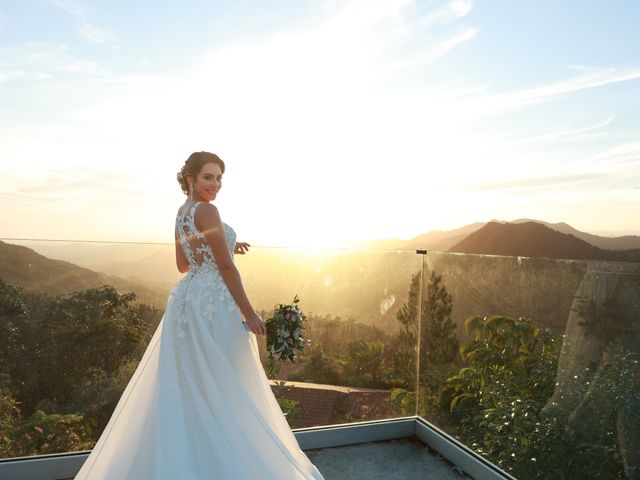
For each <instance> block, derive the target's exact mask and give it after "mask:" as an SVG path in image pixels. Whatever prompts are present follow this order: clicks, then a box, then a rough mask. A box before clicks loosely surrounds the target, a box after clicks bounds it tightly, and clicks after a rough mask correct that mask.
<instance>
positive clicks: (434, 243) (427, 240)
mask: <svg viewBox="0 0 640 480" xmlns="http://www.w3.org/2000/svg"><path fill="white" fill-rule="evenodd" d="M484 225H486V222H476V223H472V224H469V225H465V226H464V227H460V228H456V229H454V230H432V231H430V232H427V233H422V234H420V235H418V236H416V237H413V238H412V239H410V240H402V239H400V238H390V239H386V240H369V241H365V242H360V243H357V244H355V245H353V247H354V248H365V249H373V250H419V249H420V250H433V251H436V252H446V251H447V250H448V249H449V248H450V247H451V246H453V245H455V244H456V243H457V242H459V241H460V240H462V239H463V238H464V237H466V236H467V235H469V234H470V233H473V232H475V231H476V230H478V229H479V228H481V227H482V226H484Z"/></svg>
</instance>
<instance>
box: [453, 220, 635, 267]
mask: <svg viewBox="0 0 640 480" xmlns="http://www.w3.org/2000/svg"><path fill="white" fill-rule="evenodd" d="M449 251H451V252H457V253H475V254H484V255H508V256H523V257H546V258H562V259H570V260H612V261H626V262H639V261H640V249H629V250H605V249H602V248H599V247H596V246H594V245H591V244H590V243H588V242H586V241H585V240H582V239H580V238H578V237H576V236H574V235H573V234H570V233H561V232H559V231H558V230H555V229H552V228H550V227H548V226H546V225H543V224H542V223H538V222H534V221H531V222H522V223H498V222H489V223H487V224H486V225H485V226H484V227H482V228H480V229H479V230H477V231H475V232H473V233H471V234H470V235H468V236H467V237H466V238H464V239H463V240H462V241H460V242H458V243H457V244H455V245H454V246H452V247H451V248H450V249H449Z"/></svg>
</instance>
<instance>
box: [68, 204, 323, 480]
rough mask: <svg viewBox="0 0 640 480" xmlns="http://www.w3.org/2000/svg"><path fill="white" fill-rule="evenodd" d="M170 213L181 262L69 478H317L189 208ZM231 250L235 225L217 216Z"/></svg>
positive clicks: (252, 338) (161, 479)
mask: <svg viewBox="0 0 640 480" xmlns="http://www.w3.org/2000/svg"><path fill="white" fill-rule="evenodd" d="M198 204H199V202H192V201H188V202H187V203H186V204H185V205H184V206H183V207H182V208H181V209H180V211H179V212H178V216H177V218H176V233H177V235H178V236H179V238H180V239H181V241H182V248H183V251H184V253H185V256H186V257H187V259H188V260H189V265H190V267H189V272H188V273H187V274H186V275H185V276H184V277H183V278H182V279H181V280H180V281H178V282H177V283H176V284H175V286H174V287H173V289H172V290H171V293H170V295H169V299H168V302H167V307H166V310H165V314H164V316H163V318H162V320H161V321H160V324H159V325H158V328H157V330H156V331H155V333H154V335H153V338H152V339H151V342H150V343H149V345H148V347H147V349H146V351H145V353H144V355H143V357H142V360H141V361H140V364H139V365H138V367H137V369H136V371H135V372H134V374H133V376H132V377H131V380H130V381H129V383H128V385H127V387H126V388H125V390H124V392H123V394H122V397H121V398H120V400H119V402H118V404H117V406H116V408H115V410H114V412H113V415H112V416H111V419H110V420H109V423H108V424H107V426H106V428H105V429H104V431H103V433H102V435H101V436H100V438H99V439H98V442H97V443H96V445H95V447H94V448H93V450H92V451H91V454H90V455H89V457H88V458H87V460H86V461H85V463H84V464H83V466H82V468H81V469H80V471H79V472H78V474H77V475H76V477H75V479H76V480H79V479H88V480H102V479H105V480H106V479H109V480H125V479H127V480H169V479H170V480H183V479H184V480H195V479H198V480H199V479H207V480H210V479H221V480H227V479H229V480H236V479H251V480H254V479H273V480H287V479H322V478H323V477H322V475H321V474H320V472H319V471H318V470H317V469H316V467H315V466H314V465H313V464H312V463H311V462H310V461H309V459H308V458H307V456H306V455H305V454H304V452H303V451H302V450H301V449H300V447H299V445H298V443H297V441H296V439H295V437H294V436H293V433H292V432H291V430H290V428H289V425H288V424H287V422H286V420H285V418H284V415H283V414H282V411H281V410H280V407H279V406H278V403H277V401H276V399H275V398H274V396H273V393H272V392H271V388H270V386H269V383H268V380H267V377H266V374H265V372H264V370H263V368H262V366H261V364H260V359H259V356H258V345H257V341H256V338H255V336H254V335H253V334H252V333H250V332H248V331H247V330H246V329H245V328H244V324H243V323H242V320H243V318H242V316H241V314H240V311H239V309H238V307H237V305H236V303H235V302H234V300H233V298H232V297H231V294H230V292H229V290H228V288H227V286H226V284H225V283H224V281H223V279H222V277H221V276H220V273H219V271H218V268H217V266H216V263H215V260H214V257H213V253H212V251H211V247H210V245H209V244H208V243H207V241H206V240H205V238H204V235H202V233H200V232H199V231H198V229H197V228H196V225H195V221H194V216H195V211H196V208H197V206H198ZM223 228H224V233H225V236H226V238H227V241H228V243H229V248H230V250H231V252H233V248H234V245H235V238H236V235H235V232H234V231H233V229H232V228H231V227H229V226H228V225H226V224H223Z"/></svg>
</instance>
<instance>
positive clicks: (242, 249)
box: [233, 242, 251, 255]
mask: <svg viewBox="0 0 640 480" xmlns="http://www.w3.org/2000/svg"><path fill="white" fill-rule="evenodd" d="M250 246H251V245H250V244H249V243H247V242H236V246H235V247H234V248H233V253H235V254H236V255H244V254H245V253H247V252H248V251H249V247H250Z"/></svg>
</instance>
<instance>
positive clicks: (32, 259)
mask: <svg viewBox="0 0 640 480" xmlns="http://www.w3.org/2000/svg"><path fill="white" fill-rule="evenodd" d="M0 278H2V279H3V280H4V281H6V282H7V283H10V284H11V285H15V286H17V287H21V288H24V289H25V290H28V291H32V292H40V293H47V294H49V295H65V294H67V293H71V292H74V291H78V290H85V289H87V288H95V287H99V286H101V285H105V284H108V285H111V286H113V287H115V288H116V289H118V290H119V291H121V292H135V293H136V295H137V296H138V300H139V301H140V302H143V303H147V304H149V305H153V306H155V307H159V308H164V305H165V302H166V292H164V291H159V290H152V289H149V288H147V287H146V286H143V285H141V284H139V283H135V282H131V281H128V280H124V279H122V278H119V277H115V276H111V275H105V274H104V273H99V272H94V271H92V270H89V269H87V268H82V267H78V266H77V265H74V264H73V263H69V262H65V261H63V260H53V259H51V258H47V257H45V256H43V255H40V254H39V253H36V252H35V251H33V250H31V249H30V248H27V247H23V246H20V245H12V244H10V243H5V242H2V241H0Z"/></svg>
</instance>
